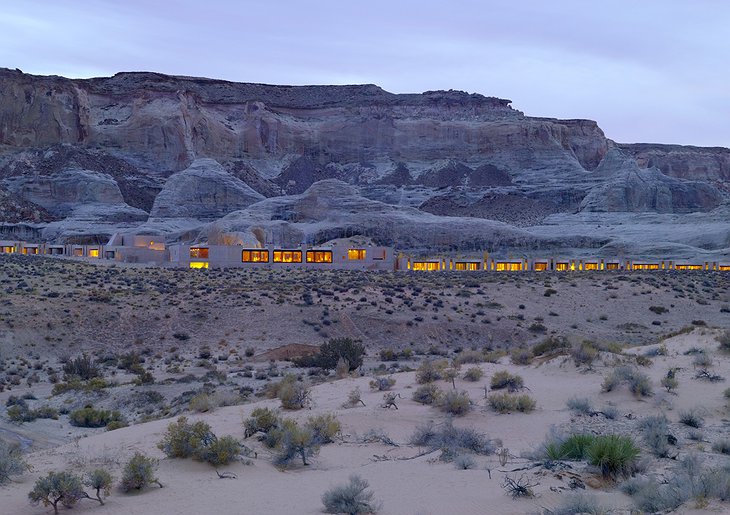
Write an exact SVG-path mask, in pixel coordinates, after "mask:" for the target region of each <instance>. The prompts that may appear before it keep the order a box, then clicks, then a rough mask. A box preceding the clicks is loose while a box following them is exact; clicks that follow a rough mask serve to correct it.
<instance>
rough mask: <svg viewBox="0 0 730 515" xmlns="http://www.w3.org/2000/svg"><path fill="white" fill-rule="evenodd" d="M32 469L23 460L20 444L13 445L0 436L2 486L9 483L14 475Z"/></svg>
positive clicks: (0, 482) (0, 481) (0, 475)
mask: <svg viewBox="0 0 730 515" xmlns="http://www.w3.org/2000/svg"><path fill="white" fill-rule="evenodd" d="M27 470H30V466H29V465H28V464H27V463H26V462H25V460H23V455H22V453H21V452H20V446H19V445H12V444H10V443H8V442H6V441H5V440H3V439H1V438H0V486H3V485H5V484H7V483H8V482H9V481H10V479H11V477H12V476H19V475H21V474H22V473H23V472H25V471H27Z"/></svg>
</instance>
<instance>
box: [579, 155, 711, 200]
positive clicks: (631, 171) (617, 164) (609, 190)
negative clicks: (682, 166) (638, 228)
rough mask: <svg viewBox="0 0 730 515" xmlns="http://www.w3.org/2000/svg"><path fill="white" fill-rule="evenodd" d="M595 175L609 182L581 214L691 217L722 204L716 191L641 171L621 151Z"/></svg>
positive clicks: (652, 170) (590, 197)
mask: <svg viewBox="0 0 730 515" xmlns="http://www.w3.org/2000/svg"><path fill="white" fill-rule="evenodd" d="M594 173H595V174H596V175H602V176H605V177H607V178H608V180H607V181H606V182H604V183H602V184H600V185H598V186H596V187H594V188H593V189H592V190H591V191H590V192H589V193H588V195H586V197H585V198H584V199H583V202H582V203H581V210H585V211H599V212H647V211H652V212H657V213H691V212H695V211H710V210H712V209H715V208H716V207H718V206H719V205H720V202H722V194H721V193H720V192H719V191H718V190H717V189H716V188H715V187H713V186H711V185H709V184H706V183H701V182H697V181H682V180H679V179H676V178H674V177H668V176H666V175H664V174H662V173H661V172H660V171H659V170H657V169H656V168H647V169H641V168H639V166H638V165H637V164H636V163H635V162H633V161H631V160H630V159H628V158H627V157H626V156H625V155H623V153H621V152H620V151H619V150H617V149H613V150H612V151H611V152H609V155H608V156H606V158H605V159H604V161H603V162H602V163H601V164H600V165H599V166H598V168H596V170H595V172H594Z"/></svg>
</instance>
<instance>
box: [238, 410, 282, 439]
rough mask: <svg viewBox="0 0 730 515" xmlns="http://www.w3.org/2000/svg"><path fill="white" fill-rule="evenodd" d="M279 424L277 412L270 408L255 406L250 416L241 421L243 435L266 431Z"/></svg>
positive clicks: (248, 435) (247, 435)
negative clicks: (243, 430)
mask: <svg viewBox="0 0 730 515" xmlns="http://www.w3.org/2000/svg"><path fill="white" fill-rule="evenodd" d="M278 424H279V413H278V412H276V411H275V410H272V409H270V408H256V409H255V410H253V411H252V412H251V417H249V418H248V419H246V420H245V421H244V422H243V426H244V429H245V437H246V438H248V437H250V436H253V435H254V434H256V433H258V432H259V431H260V432H262V433H268V432H269V431H271V430H272V429H274V428H275V427H276V426H277V425H278Z"/></svg>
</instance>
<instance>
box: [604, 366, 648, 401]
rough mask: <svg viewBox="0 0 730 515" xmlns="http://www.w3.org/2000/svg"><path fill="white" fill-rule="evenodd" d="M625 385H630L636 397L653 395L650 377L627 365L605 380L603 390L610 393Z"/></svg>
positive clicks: (614, 370)
mask: <svg viewBox="0 0 730 515" xmlns="http://www.w3.org/2000/svg"><path fill="white" fill-rule="evenodd" d="M623 383H626V384H628V386H629V390H630V391H631V393H633V394H634V395H635V396H636V397H649V396H651V395H652V393H653V389H652V386H651V380H650V379H649V376H647V375H646V374H644V373H642V372H639V371H638V370H637V369H636V368H634V367H630V366H625V365H624V366H620V367H616V368H615V369H613V371H612V372H611V373H610V374H609V375H607V376H606V377H605V378H604V379H603V383H602V384H601V389H602V391H604V392H610V391H613V390H615V389H616V388H617V387H618V386H619V385H621V384H623Z"/></svg>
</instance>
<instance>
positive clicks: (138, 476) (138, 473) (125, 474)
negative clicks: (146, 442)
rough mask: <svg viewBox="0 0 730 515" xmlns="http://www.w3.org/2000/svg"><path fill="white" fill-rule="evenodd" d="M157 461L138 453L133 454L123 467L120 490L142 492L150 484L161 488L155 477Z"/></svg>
mask: <svg viewBox="0 0 730 515" xmlns="http://www.w3.org/2000/svg"><path fill="white" fill-rule="evenodd" d="M157 465H158V461H157V460H156V459H154V458H150V457H148V456H145V455H144V454H141V453H139V452H137V453H135V454H134V456H132V457H131V458H130V459H129V461H128V462H127V463H126V465H124V470H123V471H122V481H121V485H120V487H121V489H122V491H123V492H125V493H126V492H130V491H132V490H143V489H144V488H147V487H148V486H150V485H152V484H156V485H157V486H159V487H160V488H162V483H160V481H159V480H158V479H157V478H156V477H155V469H156V468H157Z"/></svg>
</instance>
